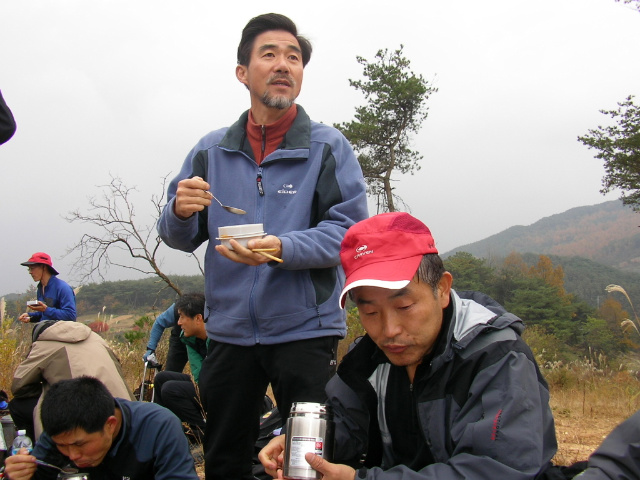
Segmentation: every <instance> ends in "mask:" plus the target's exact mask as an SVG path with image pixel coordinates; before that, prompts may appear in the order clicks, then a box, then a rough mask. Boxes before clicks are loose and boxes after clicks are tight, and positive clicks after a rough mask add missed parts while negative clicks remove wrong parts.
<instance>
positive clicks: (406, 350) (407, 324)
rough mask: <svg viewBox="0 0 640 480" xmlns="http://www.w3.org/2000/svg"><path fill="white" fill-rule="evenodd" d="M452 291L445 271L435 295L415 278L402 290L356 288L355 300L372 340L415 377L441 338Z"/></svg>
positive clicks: (394, 361)
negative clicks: (425, 357)
mask: <svg viewBox="0 0 640 480" xmlns="http://www.w3.org/2000/svg"><path fill="white" fill-rule="evenodd" d="M450 290H451V275H450V274H449V273H448V272H445V274H444V275H443V277H442V279H441V280H440V284H439V285H438V292H437V294H436V295H434V293H433V289H432V288H431V286H429V285H428V284H426V283H425V282H418V279H417V276H416V277H414V278H413V280H411V282H410V283H409V285H407V286H406V287H405V288H402V289H400V290H389V289H386V288H380V287H357V288H354V289H353V300H354V301H355V303H356V306H357V307H358V312H359V314H360V321H361V322H362V326H363V327H364V329H365V330H366V331H367V333H368V334H369V336H370V337H371V339H372V340H373V341H374V342H375V343H376V345H377V346H378V347H379V348H380V349H381V350H382V351H383V352H384V353H385V355H386V356H387V358H388V359H389V361H390V362H391V363H392V364H394V365H397V366H403V367H407V371H408V372H409V374H410V377H411V378H413V373H414V372H415V369H416V368H417V366H418V364H420V362H421V361H422V359H423V357H424V356H425V355H426V354H427V353H429V352H430V351H431V350H432V349H433V346H434V344H435V341H436V340H437V338H438V334H439V333H440V329H441V328H442V316H443V312H442V310H443V309H444V308H446V307H447V305H449V293H450Z"/></svg>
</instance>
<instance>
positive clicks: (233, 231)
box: [216, 223, 265, 250]
mask: <svg viewBox="0 0 640 480" xmlns="http://www.w3.org/2000/svg"><path fill="white" fill-rule="evenodd" d="M262 228H263V226H262V224H261V223H252V224H248V225H229V226H226V227H218V235H219V236H218V238H216V240H220V243H222V245H224V246H225V247H227V248H228V249H229V250H233V247H231V242H230V240H231V239H232V238H233V239H234V240H236V241H237V242H238V243H239V244H240V245H242V246H243V247H246V246H247V244H248V243H249V240H253V239H254V238H262V237H264V236H265V233H264V231H263V230H262Z"/></svg>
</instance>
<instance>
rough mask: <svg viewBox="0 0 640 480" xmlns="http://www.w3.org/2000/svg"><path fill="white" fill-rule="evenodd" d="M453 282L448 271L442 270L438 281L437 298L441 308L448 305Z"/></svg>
mask: <svg viewBox="0 0 640 480" xmlns="http://www.w3.org/2000/svg"><path fill="white" fill-rule="evenodd" d="M452 284H453V276H452V275H451V274H450V273H449V272H444V273H443V274H442V278H441V279H440V281H439V282H438V300H439V301H440V304H441V306H442V308H447V307H448V306H449V301H450V298H451V296H450V295H451V285H452Z"/></svg>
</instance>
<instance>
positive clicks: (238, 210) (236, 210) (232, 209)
mask: <svg viewBox="0 0 640 480" xmlns="http://www.w3.org/2000/svg"><path fill="white" fill-rule="evenodd" d="M204 193H206V194H208V195H210V196H211V198H213V199H214V200H215V201H216V202H218V203H219V204H220V206H221V207H222V208H224V209H225V210H226V211H227V212H231V213H235V214H236V215H244V214H246V213H247V212H245V211H244V210H242V209H241V208H236V207H229V206H227V205H223V204H222V202H221V201H220V200H218V199H217V198H216V197H214V196H213V193H211V192H210V191H208V190H205V191H204Z"/></svg>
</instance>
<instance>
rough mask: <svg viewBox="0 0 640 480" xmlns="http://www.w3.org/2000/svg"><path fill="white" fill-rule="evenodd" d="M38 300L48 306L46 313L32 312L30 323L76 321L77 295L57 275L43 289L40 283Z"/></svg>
mask: <svg viewBox="0 0 640 480" xmlns="http://www.w3.org/2000/svg"><path fill="white" fill-rule="evenodd" d="M37 291H38V294H37V295H38V296H37V298H38V300H40V301H41V302H43V303H45V304H46V305H47V309H46V310H45V311H44V312H30V313H29V317H30V319H29V321H30V322H39V321H41V320H71V321H74V322H75V320H76V316H77V314H76V295H75V293H73V288H71V287H70V286H69V284H68V283H67V282H65V281H63V280H60V279H59V278H58V277H57V276H56V275H54V276H52V277H51V278H50V279H49V282H48V283H47V286H46V287H44V288H42V283H38V289H37Z"/></svg>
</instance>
